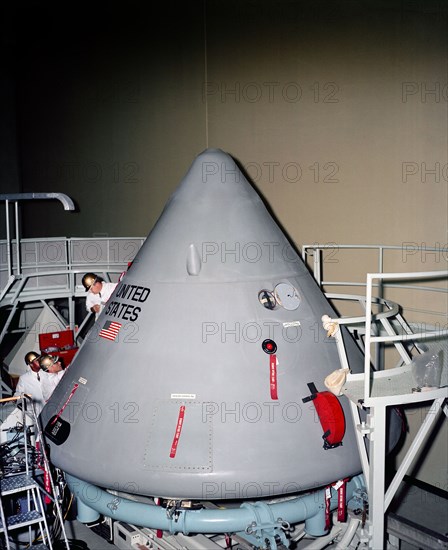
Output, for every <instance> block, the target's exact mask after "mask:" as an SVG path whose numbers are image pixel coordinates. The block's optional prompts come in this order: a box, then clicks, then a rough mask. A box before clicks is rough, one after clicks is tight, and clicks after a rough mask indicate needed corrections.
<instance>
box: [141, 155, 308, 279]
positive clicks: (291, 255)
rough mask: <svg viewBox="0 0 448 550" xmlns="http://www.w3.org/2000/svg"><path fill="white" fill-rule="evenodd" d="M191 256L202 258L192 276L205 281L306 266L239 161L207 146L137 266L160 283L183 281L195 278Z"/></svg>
mask: <svg viewBox="0 0 448 550" xmlns="http://www.w3.org/2000/svg"><path fill="white" fill-rule="evenodd" d="M192 248H193V252H192V251H191V249H192ZM191 254H193V255H195V256H196V257H198V258H200V260H201V263H200V269H199V266H197V268H196V269H195V270H194V275H195V276H197V277H198V279H199V280H201V281H203V282H205V281H208V282H212V281H215V282H216V281H222V282H224V281H227V282H232V281H237V280H241V278H242V277H243V278H251V279H253V278H260V276H263V277H265V276H280V275H285V274H287V273H295V272H296V271H297V270H299V271H303V270H304V266H303V264H302V262H301V260H300V259H299V257H298V255H297V253H296V252H295V250H294V248H293V247H292V246H291V244H290V243H289V241H288V240H287V238H286V237H285V235H284V234H283V232H282V231H281V229H280V228H279V227H278V225H277V224H276V223H275V222H274V220H273V219H272V217H271V215H270V214H269V212H268V211H267V209H266V207H265V205H264V204H263V201H262V200H261V198H260V197H259V195H258V194H257V193H256V192H255V190H254V188H253V187H252V185H251V184H250V183H249V182H248V181H247V179H246V177H245V176H244V174H243V173H242V171H241V170H240V168H239V167H238V165H237V163H236V162H235V160H234V159H233V158H232V157H231V156H230V155H228V154H227V153H224V152H223V151H221V150H220V149H206V150H205V151H204V152H202V153H201V154H200V155H198V156H197V157H196V159H195V160H194V161H193V163H192V165H191V166H190V169H189V170H188V172H187V174H186V175H185V177H184V178H183V180H182V181H181V183H180V184H179V186H178V188H177V189H176V191H175V192H174V193H173V194H172V196H171V198H170V200H169V201H168V204H167V205H166V207H165V209H164V211H163V213H162V215H161V217H160V218H159V220H158V222H157V224H156V225H155V227H154V229H153V230H152V232H151V233H150V235H149V237H148V239H147V243H145V245H144V247H142V249H141V251H140V253H139V255H138V264H140V265H141V266H142V269H144V270H145V274H146V275H147V276H151V277H154V278H155V279H157V280H159V281H162V280H163V281H173V282H174V281H177V282H182V281H187V280H191V275H192V273H190V272H189V271H190V270H189V265H190V264H191V258H190V256H191ZM135 267H136V269H135V271H137V269H139V268H138V266H135ZM133 270H134V266H133Z"/></svg>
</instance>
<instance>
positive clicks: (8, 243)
mask: <svg viewBox="0 0 448 550" xmlns="http://www.w3.org/2000/svg"><path fill="white" fill-rule="evenodd" d="M5 208H6V257H7V258H8V275H9V276H10V277H12V261H11V229H10V224H9V201H8V200H6V201H5Z"/></svg>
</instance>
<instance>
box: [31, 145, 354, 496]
mask: <svg viewBox="0 0 448 550" xmlns="http://www.w3.org/2000/svg"><path fill="white" fill-rule="evenodd" d="M323 315H330V316H332V315H335V313H334V311H333V310H332V308H331V306H330V305H329V303H328V301H327V300H326V298H325V297H324V295H323V294H322V292H321V291H320V289H319V288H318V286H317V284H316V283H315V281H314V279H313V278H312V277H311V275H310V274H309V273H308V270H307V268H306V266H305V265H304V264H303V262H302V260H301V259H300V258H299V256H298V255H297V254H296V252H295V251H294V249H293V248H292V247H291V245H290V244H289V242H288V240H287V238H286V237H285V235H284V234H283V232H282V230H281V229H280V228H279V226H278V225H277V223H276V222H275V221H274V220H273V218H272V217H271V215H270V214H269V212H268V211H267V209H266V207H265V206H264V204H263V202H262V200H261V199H260V197H259V196H258V194H257V193H256V191H255V190H254V189H253V187H252V186H251V185H250V184H249V183H248V182H247V180H246V179H245V177H244V175H243V174H242V172H241V171H240V170H239V168H238V166H237V165H236V163H235V161H234V160H233V159H232V158H231V157H230V156H229V155H228V154H226V153H224V152H223V151H221V150H206V151H204V152H203V153H202V154H200V155H199V156H198V157H197V158H196V159H195V160H194V162H193V164H192V165H191V167H190V169H189V171H188V173H187V174H186V176H185V177H184V179H183V180H182V181H181V183H180V185H179V187H178V188H177V190H176V191H175V192H174V194H173V195H172V197H171V198H170V200H169V202H168V203H167V205H166V207H165V209H164V211H163V213H162V215H161V216H160V218H159V220H158V222H157V224H156V225H155V227H154V229H153V230H152V231H151V233H150V235H149V236H148V238H147V240H146V241H145V243H144V245H143V246H142V248H141V249H140V251H139V252H138V255H137V257H136V258H135V261H134V263H133V265H132V267H131V268H130V269H129V271H128V273H127V274H126V276H125V277H124V279H123V280H122V281H121V282H120V283H119V284H118V286H117V288H116V290H115V292H114V294H113V295H112V297H111V298H110V300H109V302H108V304H107V305H106V307H105V309H104V310H103V312H102V313H101V316H100V317H99V319H98V320H97V322H96V325H95V327H94V329H93V330H92V332H91V333H90V335H89V337H88V338H87V339H86V341H85V342H84V343H83V345H82V347H81V349H80V351H79V352H78V354H77V356H76V358H75V360H74V362H73V363H72V365H71V366H70V367H69V368H68V369H67V372H66V374H65V375H64V377H63V379H62V381H61V382H60V383H59V385H58V387H57V388H56V390H55V392H54V393H53V395H52V397H51V400H50V401H49V402H48V403H47V405H46V407H45V408H44V410H43V412H42V421H43V425H44V426H45V432H46V433H47V435H48V436H49V439H50V447H51V459H52V462H53V463H54V464H55V465H56V466H58V467H59V468H61V469H62V470H64V471H66V472H68V473H70V474H72V475H74V476H76V477H78V478H80V479H83V480H86V481H89V482H91V483H94V484H96V485H99V486H102V487H106V488H112V489H118V490H124V491H128V492H133V493H138V494H143V495H153V496H163V497H172V498H177V497H178V498H190V499H221V498H223V499H225V498H231V499H235V498H245V497H250V498H253V497H261V496H272V495H278V494H284V493H290V492H297V491H301V490H305V489H310V488H316V487H319V486H323V485H325V484H327V483H331V482H333V481H334V480H337V479H341V478H345V477H347V476H351V475H353V474H355V473H358V472H359V471H360V470H361V466H360V460H359V456H358V451H357V446H356V441H355V434H354V428H353V426H352V423H351V421H350V410H349V405H348V402H347V401H346V399H345V397H341V398H336V397H335V399H336V400H337V401H338V403H340V405H341V406H342V408H341V409H340V412H341V414H342V418H344V417H345V425H341V423H340V418H339V420H338V421H337V422H339V424H338V426H337V429H338V430H340V431H341V433H340V434H339V435H340V439H342V445H334V446H333V447H332V446H331V445H330V448H325V440H324V439H323V435H324V433H323V425H322V424H321V422H320V420H321V418H320V417H319V416H318V414H317V412H316V407H315V405H314V404H313V401H312V400H310V401H307V402H303V399H304V398H306V397H307V396H310V386H309V384H313V383H314V384H315V387H316V388H317V390H318V391H319V390H324V389H325V388H324V385H323V381H324V379H325V377H326V376H327V375H328V374H329V373H331V372H332V371H334V370H335V369H338V368H340V363H339V357H338V353H337V348H336V344H335V342H334V339H328V338H327V337H326V331H325V330H324V329H323V328H322V323H321V317H322V316H323ZM345 337H346V340H347V343H346V347H347V353H348V361H349V363H350V367H351V369H352V371H353V372H360V371H361V370H362V369H363V356H362V353H361V352H360V350H359V349H358V347H357V346H356V344H355V343H354V341H352V340H351V337H350V336H349V335H348V333H345ZM335 414H336V413H335ZM338 414H339V413H338ZM327 420H328V419H327ZM332 421H333V419H332V418H330V425H332V424H331V422H332ZM335 422H336V420H335ZM327 447H328V446H327Z"/></svg>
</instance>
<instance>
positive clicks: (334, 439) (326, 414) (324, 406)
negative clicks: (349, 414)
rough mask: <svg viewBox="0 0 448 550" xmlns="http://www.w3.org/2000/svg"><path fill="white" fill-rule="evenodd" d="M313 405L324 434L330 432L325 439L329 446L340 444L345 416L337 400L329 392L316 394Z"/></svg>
mask: <svg viewBox="0 0 448 550" xmlns="http://www.w3.org/2000/svg"><path fill="white" fill-rule="evenodd" d="M313 403H314V406H315V408H316V411H317V414H318V416H319V420H320V424H321V426H322V429H323V431H324V434H325V433H326V432H327V431H329V432H330V433H329V435H327V436H326V437H325V439H326V440H327V441H328V443H329V444H330V445H336V444H338V443H341V441H342V439H343V437H344V434H345V416H344V411H343V409H342V406H341V404H340V402H339V399H338V398H337V397H336V396H335V395H334V394H332V393H331V392H329V391H322V392H318V393H317V394H316V397H315V398H314V399H313Z"/></svg>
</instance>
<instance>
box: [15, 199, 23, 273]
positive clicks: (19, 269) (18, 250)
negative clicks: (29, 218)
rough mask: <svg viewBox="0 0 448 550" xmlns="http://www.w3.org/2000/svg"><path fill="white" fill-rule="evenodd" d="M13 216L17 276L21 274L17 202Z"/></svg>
mask: <svg viewBox="0 0 448 550" xmlns="http://www.w3.org/2000/svg"><path fill="white" fill-rule="evenodd" d="M14 214H15V217H16V265H17V275H20V274H21V273H22V265H21V259H20V233H19V203H18V202H17V201H16V202H15V203H14Z"/></svg>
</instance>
